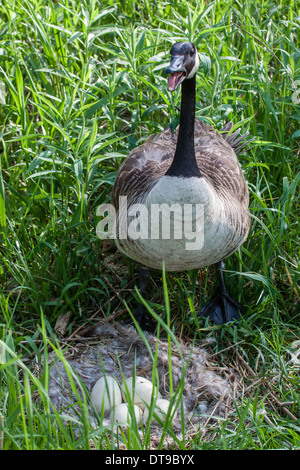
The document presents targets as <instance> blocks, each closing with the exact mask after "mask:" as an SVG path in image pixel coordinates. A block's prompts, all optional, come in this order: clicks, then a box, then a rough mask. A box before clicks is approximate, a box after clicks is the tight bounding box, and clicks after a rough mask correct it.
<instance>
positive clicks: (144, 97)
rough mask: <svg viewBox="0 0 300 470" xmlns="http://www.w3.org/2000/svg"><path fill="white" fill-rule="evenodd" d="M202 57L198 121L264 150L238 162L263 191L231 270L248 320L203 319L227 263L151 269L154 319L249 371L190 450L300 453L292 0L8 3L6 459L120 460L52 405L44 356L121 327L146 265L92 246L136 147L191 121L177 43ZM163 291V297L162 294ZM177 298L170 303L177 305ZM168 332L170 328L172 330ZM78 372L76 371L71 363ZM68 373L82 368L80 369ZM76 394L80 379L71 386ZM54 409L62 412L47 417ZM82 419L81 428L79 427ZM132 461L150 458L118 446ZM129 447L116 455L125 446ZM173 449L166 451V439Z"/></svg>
mask: <svg viewBox="0 0 300 470" xmlns="http://www.w3.org/2000/svg"><path fill="white" fill-rule="evenodd" d="M179 40H191V41H193V42H195V44H196V45H197V48H198V51H199V54H200V62H201V67H200V71H199V73H198V75H197V105H196V110H197V117H198V118H200V119H202V120H204V121H205V122H208V123H211V124H213V125H214V126H215V127H216V128H221V127H222V125H223V124H224V123H225V122H227V121H229V120H232V121H233V122H234V128H238V127H241V128H242V130H243V131H246V130H249V131H250V134H251V136H256V138H257V140H256V145H255V147H254V148H252V149H251V150H249V151H247V152H245V153H244V154H243V155H242V156H241V157H240V162H241V165H242V167H243V169H244V172H245V176H246V179H247V181H248V183H249V190H250V196H251V202H250V211H251V216H252V226H251V232H250V235H249V238H248V240H247V242H246V243H245V244H244V246H243V247H242V248H241V249H240V250H239V251H238V252H237V253H236V254H235V255H233V256H231V257H230V258H229V259H228V260H226V269H227V273H226V281H227V284H228V287H229V290H230V291H231V292H233V291H235V293H237V292H238V293H239V299H238V300H239V301H240V302H242V303H243V304H244V305H247V313H246V315H245V317H244V319H243V320H242V321H241V322H240V323H234V324H230V325H225V326H222V327H220V326H216V325H212V324H208V323H205V322H204V321H202V320H201V321H200V320H198V319H197V318H196V313H197V310H198V308H199V306H200V304H201V303H202V302H203V301H204V299H206V298H207V296H209V295H210V294H211V293H212V289H213V280H214V267H209V268H207V269H204V270H201V271H199V272H191V273H182V274H178V273H175V274H167V275H166V279H165V281H164V283H163V282H162V279H161V273H155V272H153V277H152V281H151V286H150V287H149V292H148V297H147V298H148V299H149V306H150V307H151V308H152V309H153V310H154V311H155V312H156V314H159V315H161V317H162V318H163V319H165V318H166V317H165V316H166V313H167V312H168V302H169V303H170V318H169V323H170V331H172V332H173V333H172V334H174V335H175V336H177V337H179V336H180V337H190V338H193V337H194V333H195V322H196V326H197V328H196V329H197V331H196V335H197V336H196V338H197V339H204V338H207V337H214V338H215V339H216V341H215V342H214V343H212V346H211V348H212V350H213V353H214V354H215V356H214V357H215V358H216V360H217V361H218V363H219V364H230V365H231V366H232V367H233V368H234V369H237V370H239V371H243V372H244V389H243V391H242V394H241V397H240V398H239V400H238V402H237V403H236V408H235V409H234V410H233V411H232V413H231V415H230V416H229V417H228V419H226V420H217V421H214V422H212V423H210V424H209V425H208V432H207V434H206V435H205V436H202V435H201V434H199V435H197V436H192V437H188V435H186V439H185V440H184V441H183V442H182V443H178V444H177V445H178V446H181V447H182V448H193V449H208V448H213V449H292V448H299V447H300V434H299V431H300V422H299V419H300V415H299V402H300V399H299V389H300V386H299V360H300V359H299V357H300V356H299V348H300V343H299V339H300V338H299V325H300V309H299V290H298V282H299V277H300V271H299V226H298V223H299V212H297V207H298V208H299V179H300V173H299V164H298V159H299V137H300V131H299V119H300V52H299V16H297V12H296V6H295V5H294V1H291V2H290V1H287V0H280V1H279V2H274V1H273V0H269V1H264V2H261V3H258V2H255V1H254V0H247V1H246V2H240V1H239V0H229V1H226V2H225V1H224V0H214V1H212V2H208V1H204V0H202V1H201V0H185V1H180V2H179V1H178V2H177V1H176V0H174V1H171V0H169V1H161V0H157V1H155V2H153V1H151V2H150V1H148V0H144V1H141V0H137V1H134V0H128V1H126V2H121V1H118V0H114V1H113V0H102V1H97V2H96V1H95V0H83V1H80V2H77V1H75V0H61V1H60V2H59V1H56V0H52V1H50V2H48V1H47V2H46V1H45V0H31V1H29V0H23V1H22V2H20V1H18V0H3V1H2V2H1V5H0V154H1V165H0V225H1V231H0V278H1V288H0V340H1V341H2V342H1V343H0V348H1V349H0V415H2V419H1V418H0V448H1V446H2V447H3V448H4V449H64V448H71V449H75V448H76V449H77V448H81V449H88V448H90V445H91V441H92V440H93V442H94V443H95V442H96V444H95V445H96V447H98V448H112V446H113V445H114V444H113V441H111V440H109V438H108V436H107V435H106V434H105V432H104V431H103V430H101V427H100V428H99V429H97V430H96V431H94V430H92V429H91V427H90V425H89V422H88V418H87V412H86V410H87V407H86V402H85V401H82V402H81V410H82V415H81V416H78V420H77V421H78V422H79V423H81V426H82V429H83V433H82V434H81V438H80V439H76V437H75V435H74V433H73V425H74V423H72V422H70V423H69V424H68V426H66V425H65V423H64V421H63V417H62V416H61V415H60V414H59V413H58V412H55V413H54V414H53V410H52V407H51V403H50V400H49V396H48V384H49V365H48V354H49V352H50V351H54V352H55V354H57V356H58V358H61V359H62V360H63V352H62V351H63V349H62V348H61V347H60V346H59V345H58V341H57V333H55V331H54V326H55V322H56V320H57V318H58V317H59V315H61V314H65V313H67V312H72V314H73V316H72V319H71V321H70V323H69V327H68V328H69V329H68V331H67V333H66V337H67V336H68V335H69V336H70V335H71V334H72V333H73V332H74V331H75V330H76V329H77V328H78V327H80V326H82V325H86V324H90V323H91V322H92V321H94V320H95V319H96V318H99V317H109V318H115V319H117V320H119V319H122V318H125V317H126V316H127V315H128V313H127V312H126V308H125V306H124V305H125V304H124V302H126V304H127V305H130V306H131V307H132V308H133V306H134V305H135V302H136V298H137V294H136V290H135V288H134V286H135V284H136V282H137V271H136V268H137V267H136V266H135V264H134V263H133V262H131V261H128V260H126V259H125V257H123V256H122V255H121V254H120V253H118V252H114V251H113V248H112V247H111V245H110V244H108V243H103V242H102V241H101V240H99V239H98V238H97V236H96V230H95V228H96V224H97V217H96V208H97V207H98V206H99V204H101V203H104V202H109V197H110V190H111V186H112V185H113V182H114V178H115V175H116V171H117V169H118V167H119V165H120V164H121V162H122V161H123V159H124V158H125V157H126V156H127V154H128V152H129V151H130V149H132V148H133V147H135V146H136V145H138V144H140V143H141V142H143V141H144V139H146V138H147V137H148V136H149V135H150V134H153V133H157V132H159V131H160V130H162V129H164V128H166V127H167V126H171V127H172V128H174V127H175V126H176V125H177V123H178V106H179V103H180V101H179V99H180V95H179V92H178V93H177V92H176V93H175V95H174V94H170V93H168V92H167V84H166V77H165V76H164V74H163V73H162V70H163V69H164V67H165V66H166V64H167V63H168V62H169V49H170V46H171V44H172V43H173V42H174V41H179ZM164 292H165V296H164ZM166 292H168V302H166ZM162 334H163V333H162ZM66 367H68V366H67V364H66ZM70 376H71V377H72V372H71V371H70ZM74 381H75V379H74ZM50 411H51V413H50ZM75 424H78V423H75ZM123 441H124V442H125V444H126V446H127V448H141V446H142V445H143V444H142V443H141V442H139V441H138V440H137V439H133V438H131V439H129V438H125V437H124V436H123ZM117 445H119V444H118V443H117ZM161 445H163V444H161Z"/></svg>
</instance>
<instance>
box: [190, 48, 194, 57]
mask: <svg viewBox="0 0 300 470" xmlns="http://www.w3.org/2000/svg"><path fill="white" fill-rule="evenodd" d="M194 52H195V50H194V49H192V50H191V52H190V56H191V57H192V56H193V55H194Z"/></svg>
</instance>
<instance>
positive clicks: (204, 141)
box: [112, 120, 249, 209]
mask: <svg viewBox="0 0 300 470" xmlns="http://www.w3.org/2000/svg"><path fill="white" fill-rule="evenodd" d="M177 137H178V128H177V129H176V132H175V133H174V134H172V132H171V130H170V129H167V130H165V131H163V132H160V133H159V134H156V135H154V136H151V137H149V138H148V139H147V141H146V142H145V143H144V144H142V145H140V146H139V147H137V148H135V149H134V150H132V151H131V152H130V154H129V155H128V157H127V159H126V160H125V162H124V163H123V164H122V166H121V167H120V169H119V171H118V174H117V177H116V181H115V184H114V187H113V190H112V203H113V205H114V206H115V208H116V209H118V198H119V196H125V195H126V196H128V197H129V198H130V202H132V203H134V202H135V200H136V199H138V197H139V195H140V194H143V193H147V192H148V191H150V189H151V188H152V187H153V186H154V185H155V183H156V182H157V181H158V180H159V179H160V178H161V177H162V176H163V175H164V174H165V173H166V171H167V169H168V168H169V166H170V165H171V162H172V160H173V156H174V153H175V148H176V142H177ZM226 138H228V137H227V135H226V137H225V138H224V137H223V136H222V135H220V134H219V133H218V132H216V131H215V130H214V129H213V127H212V126H208V125H206V124H204V123H202V122H201V121H198V120H196V121H195V153H196V158H197V163H198V165H199V168H200V171H201V173H202V175H203V176H204V177H205V178H206V179H207V180H209V181H210V183H211V184H212V186H213V187H214V188H215V190H216V192H217V193H218V194H220V195H221V196H222V197H224V198H225V199H226V198H228V197H231V196H235V197H236V198H237V199H238V201H239V203H240V204H242V205H243V206H244V207H248V202H249V201H248V188H247V184H246V182H245V180H244V176H243V172H242V170H241V167H240V165H239V162H238V159H237V156H236V154H235V152H234V150H233V148H232V146H231V145H230V144H229V143H228V142H227V140H226Z"/></svg>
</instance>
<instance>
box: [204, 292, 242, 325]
mask: <svg viewBox="0 0 300 470" xmlns="http://www.w3.org/2000/svg"><path fill="white" fill-rule="evenodd" d="M243 313H245V309H244V307H242V305H241V304H240V303H239V302H237V301H236V300H234V299H232V298H231V297H230V296H229V295H228V293H227V292H222V293H218V294H216V295H214V296H213V297H212V298H211V299H209V300H208V301H207V302H206V304H204V306H203V307H202V309H201V310H200V311H199V313H198V316H199V317H209V318H210V320H213V321H214V322H215V323H217V324H218V325H223V323H228V322H230V321H232V320H239V319H240V318H241V314H243Z"/></svg>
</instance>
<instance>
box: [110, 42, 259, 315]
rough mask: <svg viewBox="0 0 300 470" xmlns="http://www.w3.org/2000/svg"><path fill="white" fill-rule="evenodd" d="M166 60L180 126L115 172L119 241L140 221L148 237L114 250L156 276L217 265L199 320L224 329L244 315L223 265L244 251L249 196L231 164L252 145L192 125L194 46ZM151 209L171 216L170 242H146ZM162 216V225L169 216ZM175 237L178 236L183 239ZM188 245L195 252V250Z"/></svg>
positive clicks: (128, 239) (181, 47) (183, 45)
mask: <svg viewBox="0 0 300 470" xmlns="http://www.w3.org/2000/svg"><path fill="white" fill-rule="evenodd" d="M170 53H171V63H170V66H169V67H168V68H167V69H166V70H165V72H166V73H167V74H169V77H168V91H170V92H174V91H175V90H176V88H177V87H178V86H179V85H180V84H181V87H182V97H181V111H180V124H179V127H178V128H177V130H176V132H175V133H174V134H172V132H171V130H170V129H167V130H165V131H162V132H160V133H158V134H157V135H153V136H150V138H148V139H147V141H146V142H145V143H144V144H142V145H140V146H139V147H137V148H135V149H134V150H132V151H131V153H130V154H129V156H128V157H127V159H126V160H125V162H124V163H123V164H122V166H121V167H120V169H119V171H118V174H117V177H116V181H115V184H114V187H113V190H112V203H113V205H114V207H115V209H116V212H117V214H118V220H117V224H118V229H119V232H117V233H120V230H121V225H122V224H123V228H124V226H125V227H126V228H128V223H129V222H130V221H132V220H134V217H135V225H134V227H135V228H136V227H137V225H138V224H137V221H138V222H139V223H140V224H143V223H144V227H146V232H145V231H144V232H140V236H133V235H132V234H131V236H122V237H120V236H119V237H118V238H117V239H116V243H117V247H118V248H119V250H120V251H121V252H123V253H125V254H126V255H127V256H128V257H130V258H132V259H134V260H136V261H138V262H139V263H140V264H141V265H143V266H146V267H148V268H149V267H150V268H156V269H161V268H162V266H163V262H164V264H165V269H166V271H187V270H192V269H197V268H201V267H204V266H208V265H211V264H217V266H218V272H219V290H218V292H217V295H216V296H215V297H213V298H212V299H211V300H210V301H209V302H208V303H207V304H205V306H204V307H203V309H202V310H201V311H200V312H199V315H200V316H204V317H207V316H208V317H210V318H211V319H212V320H214V321H215V322H217V323H219V324H222V323H224V322H228V321H231V320H232V319H237V318H239V316H240V314H239V312H242V311H243V308H242V306H241V305H240V304H239V303H237V302H236V301H235V300H233V299H231V298H230V297H229V295H228V293H227V291H226V289H225V285H224V280H223V273H222V268H223V261H222V260H223V259H224V258H226V257H227V256H229V255H231V254H232V253H234V252H235V251H236V250H237V249H238V247H239V246H241V245H242V243H243V242H244V241H245V239H246V238H247V235H248V232H249V228H250V217H249V213H248V203H249V194H248V188H247V184H246V181H245V179H244V175H243V172H242V170H241V167H240V165H239V162H238V159H237V156H236V154H237V153H238V152H239V151H240V150H241V149H242V147H244V146H245V145H246V144H248V143H249V142H250V140H248V142H246V143H242V144H240V143H241V142H242V140H243V139H244V138H245V137H246V135H248V133H247V134H245V135H243V136H241V137H239V138H237V139H236V136H237V135H238V134H239V132H240V130H238V131H235V132H233V133H232V134H231V135H229V132H230V130H231V128H232V123H228V124H227V125H226V126H225V127H224V129H223V130H222V132H223V133H222V134H219V133H218V132H216V131H215V130H214V129H213V127H212V126H208V125H206V124H204V123H202V122H201V121H199V120H195V89H196V72H197V70H198V67H199V57H198V53H197V50H196V47H195V46H194V44H192V43H191V42H179V43H176V44H174V45H173V46H172V48H171V51H170ZM251 140H252V139H251ZM122 196H123V199H124V198H125V199H126V198H127V199H126V201H127V205H124V207H121V204H120V201H121V199H120V197H122ZM185 205H186V206H185ZM175 206H176V207H175ZM153 207H154V208H156V209H157V207H159V208H161V209H166V210H167V209H168V208H169V214H170V213H171V212H172V215H173V219H172V217H171V218H170V220H171V219H172V220H171V222H169V223H170V225H169V226H168V227H167V228H169V229H170V227H171V229H170V230H169V231H168V234H170V236H164V235H162V234H161V232H160V235H159V236H157V232H155V233H156V236H151V235H153V233H152V232H151V230H152V229H153V225H155V224H156V225H155V228H157V225H159V224H160V227H161V224H162V223H163V222H161V221H160V222H158V219H157V218H156V219H155V220H153V217H152V219H151V217H150V215H149V214H150V213H151V210H152V209H153ZM174 207H175V208H178V207H179V208H180V211H179V212H178V211H177V212H176V210H173V209H174ZM185 207H189V208H190V207H192V212H189V213H188V214H189V216H188V217H187V219H188V220H187V221H186V220H183V218H182V217H183V216H182V214H184V216H185V212H184V209H185ZM196 207H198V208H199V213H198V212H197V211H196V209H195V208H196ZM144 208H146V210H145V211H144ZM195 211H196V212H195ZM163 214H164V217H165V216H166V214H167V215H168V212H163ZM188 222H190V223H188ZM139 228H140V229H141V225H140V226H139ZM183 228H184V230H183ZM179 229H182V230H183V235H182V236H181V237H180V236H179V235H178V230H179ZM172 230H173V231H172ZM176 230H177V232H176ZM171 232H172V233H171ZM179 232H180V230H179ZM127 235H128V233H127ZM197 237H198V238H197ZM193 239H194V241H195V240H196V241H197V243H198V245H196V244H195V245H194V246H193V245H192V243H191V240H193ZM187 247H188V249H187ZM144 275H145V272H144ZM144 277H145V276H144ZM144 281H145V279H144ZM139 320H141V319H139Z"/></svg>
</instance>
